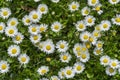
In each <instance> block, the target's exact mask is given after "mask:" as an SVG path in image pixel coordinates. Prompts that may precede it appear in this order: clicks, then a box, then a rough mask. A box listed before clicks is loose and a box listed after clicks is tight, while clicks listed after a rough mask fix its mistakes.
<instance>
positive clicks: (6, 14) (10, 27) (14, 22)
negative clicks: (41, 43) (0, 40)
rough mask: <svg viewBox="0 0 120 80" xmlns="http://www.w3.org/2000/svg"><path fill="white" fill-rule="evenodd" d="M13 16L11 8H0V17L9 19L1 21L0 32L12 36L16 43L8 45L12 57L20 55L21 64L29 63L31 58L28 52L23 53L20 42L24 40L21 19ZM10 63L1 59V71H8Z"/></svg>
mask: <svg viewBox="0 0 120 80" xmlns="http://www.w3.org/2000/svg"><path fill="white" fill-rule="evenodd" d="M10 16H11V10H10V9H9V8H1V9H0V17H1V18H3V19H5V20H7V22H6V23H5V22H0V34H4V33H5V35H6V36H8V37H10V38H12V41H13V43H14V45H11V46H9V47H8V50H7V53H8V55H9V56H10V57H18V61H19V62H20V63H21V64H27V63H28V62H29V60H30V58H29V56H27V54H21V52H20V51H21V50H20V47H19V44H20V43H21V42H22V41H23V39H24V36H23V35H22V33H20V32H18V28H17V26H18V24H19V21H18V19H17V18H15V17H10ZM9 68H10V67H9V63H8V62H7V61H4V60H1V61H0V73H6V72H8V71H9Z"/></svg>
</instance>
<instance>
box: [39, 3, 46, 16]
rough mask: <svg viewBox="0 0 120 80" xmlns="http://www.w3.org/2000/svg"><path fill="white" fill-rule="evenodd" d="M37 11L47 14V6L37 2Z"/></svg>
mask: <svg viewBox="0 0 120 80" xmlns="http://www.w3.org/2000/svg"><path fill="white" fill-rule="evenodd" d="M37 11H38V12H39V13H41V14H47V12H48V6H47V5H46V4H39V5H38V8H37Z"/></svg>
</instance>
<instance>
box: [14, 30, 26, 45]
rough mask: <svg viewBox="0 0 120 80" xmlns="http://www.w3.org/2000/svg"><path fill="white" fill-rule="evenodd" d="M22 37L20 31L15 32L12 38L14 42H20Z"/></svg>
mask: <svg viewBox="0 0 120 80" xmlns="http://www.w3.org/2000/svg"><path fill="white" fill-rule="evenodd" d="M23 39H24V36H23V35H22V34H21V33H19V32H18V33H17V34H16V35H15V37H13V38H12V40H13V42H14V43H16V44H20V43H21V42H22V41H23Z"/></svg>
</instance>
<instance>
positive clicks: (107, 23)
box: [100, 20, 111, 31]
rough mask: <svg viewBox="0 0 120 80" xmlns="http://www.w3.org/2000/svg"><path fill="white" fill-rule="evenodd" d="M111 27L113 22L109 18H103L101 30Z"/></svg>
mask: <svg viewBox="0 0 120 80" xmlns="http://www.w3.org/2000/svg"><path fill="white" fill-rule="evenodd" d="M110 27H111V23H110V21H108V20H103V21H102V22H101V24H100V28H101V31H108V30H109V29H110Z"/></svg>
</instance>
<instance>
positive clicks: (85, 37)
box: [80, 31, 91, 42]
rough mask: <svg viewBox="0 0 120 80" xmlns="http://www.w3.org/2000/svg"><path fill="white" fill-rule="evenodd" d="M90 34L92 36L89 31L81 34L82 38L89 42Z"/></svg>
mask: <svg viewBox="0 0 120 80" xmlns="http://www.w3.org/2000/svg"><path fill="white" fill-rule="evenodd" d="M90 36H91V34H90V33H89V32H88V31H84V32H82V33H81V34H80V39H81V41H83V42H87V41H88V40H89V37H90Z"/></svg>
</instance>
